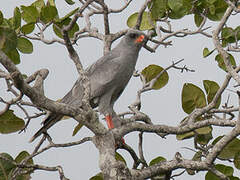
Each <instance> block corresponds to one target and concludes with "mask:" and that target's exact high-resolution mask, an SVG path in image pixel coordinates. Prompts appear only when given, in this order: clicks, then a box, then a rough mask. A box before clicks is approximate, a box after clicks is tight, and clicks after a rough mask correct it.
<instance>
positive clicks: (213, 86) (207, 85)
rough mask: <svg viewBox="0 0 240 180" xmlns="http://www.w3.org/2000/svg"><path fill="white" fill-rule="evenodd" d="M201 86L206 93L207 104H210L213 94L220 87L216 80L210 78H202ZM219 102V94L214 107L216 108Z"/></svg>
mask: <svg viewBox="0 0 240 180" xmlns="http://www.w3.org/2000/svg"><path fill="white" fill-rule="evenodd" d="M203 86H204V89H205V91H206V94H207V101H208V104H210V103H211V102H212V100H213V98H214V96H215V95H216V93H217V91H218V89H219V88H220V86H219V85H218V84H217V83H216V82H214V81H210V80H203ZM220 104H221V96H220V98H219V99H218V100H217V103H216V106H215V108H218V107H219V106H220Z"/></svg>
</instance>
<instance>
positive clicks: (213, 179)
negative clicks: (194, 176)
mask: <svg viewBox="0 0 240 180" xmlns="http://www.w3.org/2000/svg"><path fill="white" fill-rule="evenodd" d="M215 168H216V169H217V170H218V171H220V172H221V173H223V174H225V175H226V176H227V177H230V176H232V175H233V168H232V167H230V166H225V165H223V164H217V165H215ZM205 180H219V178H218V177H217V176H216V175H215V174H213V173H212V172H210V171H208V172H207V174H206V176H205Z"/></svg>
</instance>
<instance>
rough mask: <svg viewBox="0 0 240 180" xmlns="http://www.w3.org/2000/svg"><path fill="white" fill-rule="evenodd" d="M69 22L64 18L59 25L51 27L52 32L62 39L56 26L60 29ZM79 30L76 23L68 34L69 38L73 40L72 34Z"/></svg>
mask: <svg viewBox="0 0 240 180" xmlns="http://www.w3.org/2000/svg"><path fill="white" fill-rule="evenodd" d="M70 21H71V18H66V19H65V20H63V21H61V22H60V23H55V24H54V25H53V31H54V33H55V34H56V35H57V36H58V37H60V38H63V36H62V33H61V31H60V30H59V29H58V28H57V27H56V26H58V27H59V28H62V27H63V26H64V25H68V24H69V23H70ZM78 30H79V27H78V25H77V23H75V24H74V26H73V28H72V29H71V30H70V31H69V32H68V35H69V37H70V38H73V36H74V33H75V32H77V31H78Z"/></svg>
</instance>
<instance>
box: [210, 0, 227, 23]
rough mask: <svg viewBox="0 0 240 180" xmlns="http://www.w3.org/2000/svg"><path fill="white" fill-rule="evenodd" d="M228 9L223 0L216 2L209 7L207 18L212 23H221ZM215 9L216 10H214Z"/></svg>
mask: <svg viewBox="0 0 240 180" xmlns="http://www.w3.org/2000/svg"><path fill="white" fill-rule="evenodd" d="M227 7H228V4H227V3H226V2H225V1H223V0H216V1H215V2H214V3H213V4H212V5H208V6H207V8H208V11H209V12H208V13H207V17H208V18H209V19H210V20H212V21H220V20H221V19H222V17H223V15H224V13H225V11H226V9H227ZM213 8H214V9H213Z"/></svg>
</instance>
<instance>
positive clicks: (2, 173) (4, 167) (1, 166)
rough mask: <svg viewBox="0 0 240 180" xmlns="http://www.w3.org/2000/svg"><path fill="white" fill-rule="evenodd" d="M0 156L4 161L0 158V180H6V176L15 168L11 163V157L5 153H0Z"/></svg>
mask: <svg viewBox="0 0 240 180" xmlns="http://www.w3.org/2000/svg"><path fill="white" fill-rule="evenodd" d="M0 156H2V157H4V158H5V159H8V160H4V159H2V158H0V179H1V180H7V179H8V174H9V173H10V172H11V170H12V169H14V168H15V167H16V166H15V165H14V164H13V163H11V162H12V161H14V160H13V158H12V156H10V155H9V154H7V153H0Z"/></svg>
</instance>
